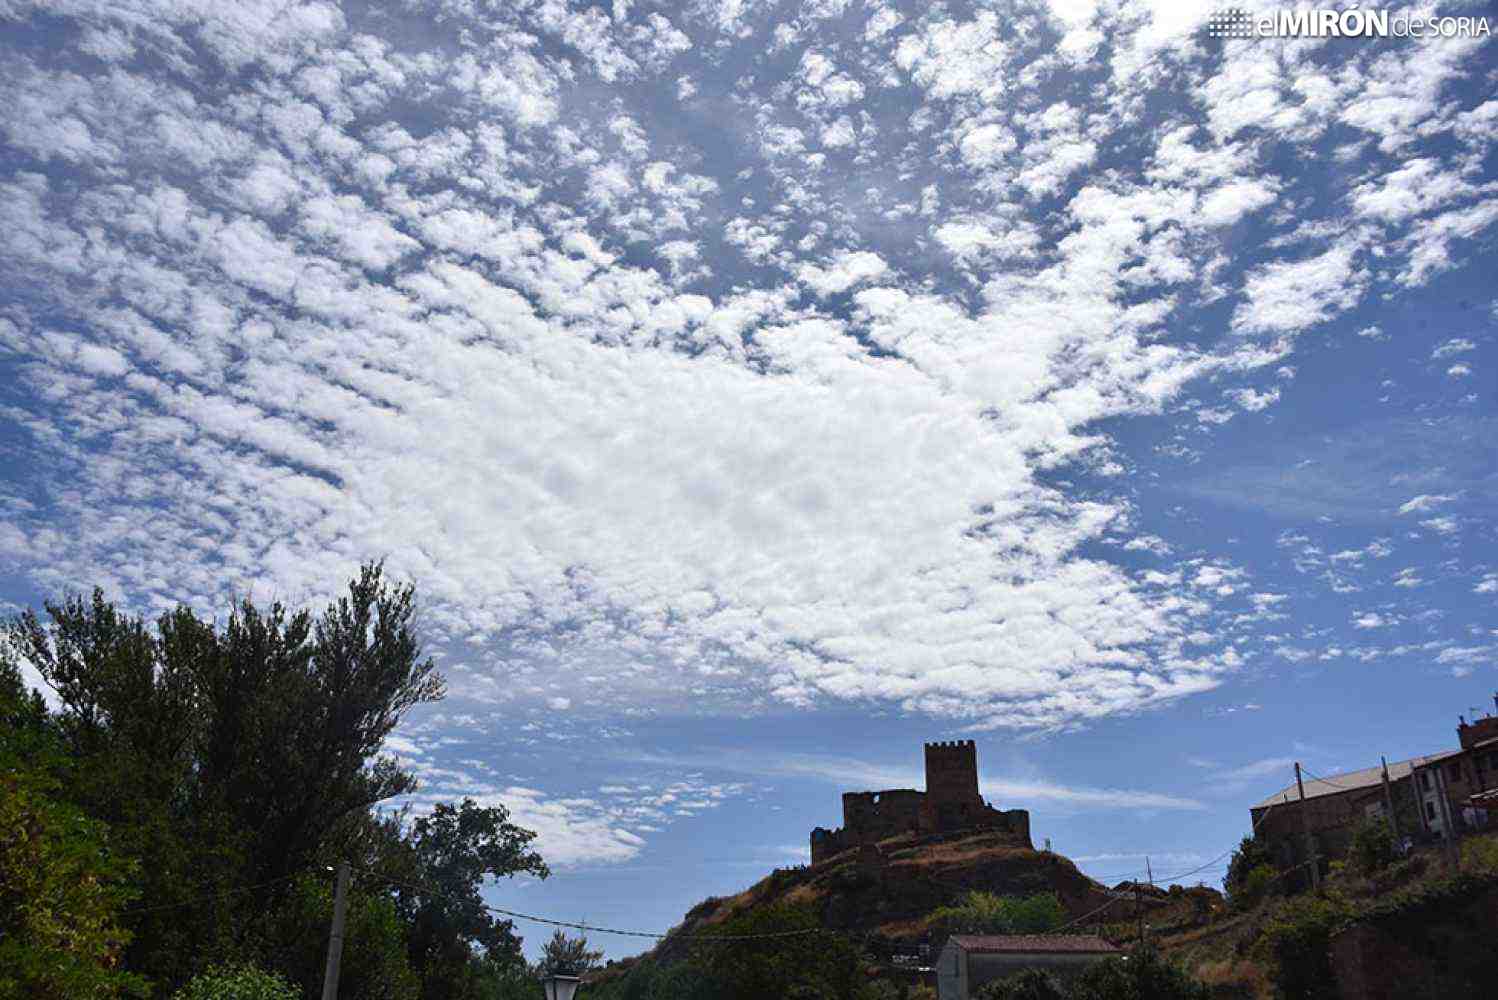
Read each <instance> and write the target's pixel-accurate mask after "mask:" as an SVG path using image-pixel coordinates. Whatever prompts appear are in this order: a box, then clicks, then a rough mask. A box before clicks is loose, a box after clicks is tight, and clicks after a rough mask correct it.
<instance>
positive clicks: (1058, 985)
mask: <svg viewBox="0 0 1498 1000" xmlns="http://www.w3.org/2000/svg"><path fill="white" fill-rule="evenodd" d="M978 997H979V1000H1209V998H1210V997H1211V991H1210V990H1209V989H1208V988H1207V987H1206V986H1204V985H1203V984H1201V983H1199V982H1197V981H1196V980H1194V979H1192V978H1191V976H1189V975H1188V974H1187V973H1186V972H1185V971H1184V970H1182V969H1181V968H1179V967H1178V966H1176V965H1174V964H1172V963H1170V962H1168V961H1166V960H1165V959H1163V958H1162V957H1161V956H1160V954H1159V952H1157V951H1155V950H1154V949H1152V948H1141V949H1136V950H1135V951H1133V952H1132V953H1130V954H1129V956H1128V957H1127V958H1126V959H1125V958H1109V959H1104V960H1103V961H1101V962H1097V963H1095V964H1093V965H1090V966H1088V967H1087V968H1086V969H1085V970H1083V971H1082V972H1081V973H1080V974H1079V975H1077V976H1076V977H1075V978H1072V979H1069V980H1066V981H1064V982H1063V981H1059V980H1057V979H1055V978H1053V977H1052V976H1050V975H1048V974H1047V973H1044V972H1042V971H1040V970H1038V969H1027V970H1026V971H1024V972H1021V973H1019V974H1017V975H1013V976H1009V977H1007V978H1005V979H1000V980H997V981H995V982H992V983H985V984H984V985H983V987H982V988H981V989H980V990H979V991H978Z"/></svg>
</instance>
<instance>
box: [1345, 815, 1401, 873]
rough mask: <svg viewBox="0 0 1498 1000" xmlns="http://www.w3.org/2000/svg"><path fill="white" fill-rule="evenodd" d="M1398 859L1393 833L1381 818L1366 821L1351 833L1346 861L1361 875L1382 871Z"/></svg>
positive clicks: (1386, 822)
mask: <svg viewBox="0 0 1498 1000" xmlns="http://www.w3.org/2000/svg"><path fill="white" fill-rule="evenodd" d="M1398 857H1399V853H1398V851H1397V850H1396V849H1395V845H1394V831H1393V830H1391V829H1390V828H1389V823H1388V821H1387V820H1385V819H1383V818H1382V817H1378V818H1371V819H1366V820H1364V821H1363V822H1362V823H1360V824H1358V828H1357V829H1356V830H1354V831H1353V834H1352V844H1351V846H1350V848H1349V849H1348V852H1347V859H1348V861H1349V862H1350V863H1351V865H1352V867H1353V868H1354V869H1356V870H1357V871H1358V872H1360V873H1361V874H1363V875H1372V874H1374V873H1375V872H1380V871H1383V870H1384V869H1385V868H1387V867H1389V865H1391V864H1393V863H1394V861H1395V860H1396V859H1397V858H1398Z"/></svg>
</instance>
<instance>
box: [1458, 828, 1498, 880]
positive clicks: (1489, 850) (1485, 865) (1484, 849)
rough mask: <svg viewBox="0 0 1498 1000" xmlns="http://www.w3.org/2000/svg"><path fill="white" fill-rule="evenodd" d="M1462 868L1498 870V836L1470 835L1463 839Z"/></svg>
mask: <svg viewBox="0 0 1498 1000" xmlns="http://www.w3.org/2000/svg"><path fill="white" fill-rule="evenodd" d="M1462 868H1463V869H1465V870H1467V871H1474V872H1498V836H1489V837H1468V838H1467V839H1466V840H1464V841H1462Z"/></svg>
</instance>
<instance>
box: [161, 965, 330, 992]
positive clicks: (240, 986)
mask: <svg viewBox="0 0 1498 1000" xmlns="http://www.w3.org/2000/svg"><path fill="white" fill-rule="evenodd" d="M172 1000H301V997H300V996H299V995H298V993H297V990H296V988H295V987H293V986H292V985H291V984H290V983H288V982H287V981H286V979H285V978H284V977H282V976H280V975H278V974H276V973H274V972H266V971H264V970H263V969H259V968H256V967H255V966H253V965H238V966H215V967H213V968H211V969H209V970H208V971H207V972H203V973H200V974H198V975H196V976H194V977H193V978H192V980H191V981H190V982H189V983H188V984H187V985H186V986H184V987H182V988H181V989H180V990H178V991H177V992H176V993H173V994H172Z"/></svg>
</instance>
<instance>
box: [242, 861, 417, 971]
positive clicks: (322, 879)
mask: <svg viewBox="0 0 1498 1000" xmlns="http://www.w3.org/2000/svg"><path fill="white" fill-rule="evenodd" d="M332 883H333V879H332V876H331V875H330V874H329V873H328V872H326V871H323V870H317V871H314V872H311V873H308V874H306V875H303V876H301V877H300V878H298V879H297V880H296V882H295V886H294V889H293V891H292V893H291V894H290V897H289V898H288V899H287V900H286V902H285V903H284V904H283V905H282V906H281V907H280V908H279V909H278V911H277V913H276V923H275V927H274V932H273V933H272V934H271V935H270V936H269V938H268V944H269V948H268V949H267V951H268V952H269V954H270V955H273V956H274V958H275V966H276V968H277V969H279V970H280V971H282V972H284V973H285V974H286V976H287V978H289V979H290V980H291V981H292V982H293V983H294V984H296V985H298V986H300V988H301V992H302V994H303V995H306V996H320V995H321V990H322V981H323V974H324V970H325V968H326V959H327V946H328V928H329V926H330V925H331V923H332V920H333V884H332ZM420 991H421V984H420V980H419V979H418V978H417V976H416V973H415V972H414V971H412V969H411V963H410V959H409V957H408V954H407V943H406V926H405V924H404V923H403V922H402V921H401V918H400V915H399V914H398V913H397V912H396V906H395V900H394V899H393V898H392V897H391V895H390V893H389V892H388V891H386V887H385V886H384V885H381V884H379V883H376V882H373V881H372V880H370V879H368V878H356V879H355V880H354V883H353V886H352V888H351V889H350V891H349V895H348V900H347V910H346V915H345V919H344V939H343V963H342V973H341V975H340V977H339V981H338V995H339V997H340V998H342V1000H416V998H417V997H418V996H419V995H420Z"/></svg>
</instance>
